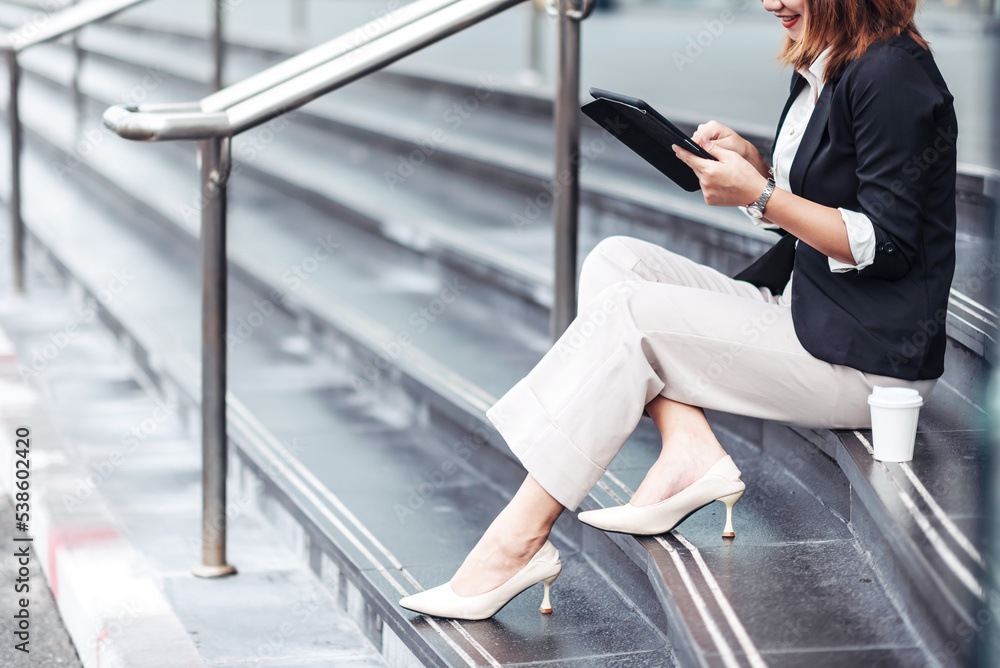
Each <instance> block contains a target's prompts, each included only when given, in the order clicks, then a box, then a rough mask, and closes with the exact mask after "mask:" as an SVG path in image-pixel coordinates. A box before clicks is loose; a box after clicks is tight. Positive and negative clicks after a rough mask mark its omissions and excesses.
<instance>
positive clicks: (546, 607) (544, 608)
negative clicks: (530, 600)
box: [538, 575, 559, 615]
mask: <svg viewBox="0 0 1000 668" xmlns="http://www.w3.org/2000/svg"><path fill="white" fill-rule="evenodd" d="M557 577H559V576H558V575H553V576H552V577H550V578H547V579H545V580H542V582H544V583H545V595H544V596H542V605H541V606H539V608H538V611H539V612H540V613H542V614H543V615H549V614H552V601H550V600H549V590H550V589H552V583H553V582H554V581H555V579H556V578H557Z"/></svg>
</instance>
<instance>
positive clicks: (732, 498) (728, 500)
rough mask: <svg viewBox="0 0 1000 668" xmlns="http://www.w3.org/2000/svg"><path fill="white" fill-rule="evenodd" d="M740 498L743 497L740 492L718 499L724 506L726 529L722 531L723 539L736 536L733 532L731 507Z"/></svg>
mask: <svg viewBox="0 0 1000 668" xmlns="http://www.w3.org/2000/svg"><path fill="white" fill-rule="evenodd" d="M741 496H743V491H742V490H741V491H739V492H736V493H735V494H730V495H729V496H724V497H722V498H721V499H719V501H722V502H723V503H724V504H726V528H724V529H723V530H722V537H723V538H734V537H735V536H736V532H735V531H733V506H734V505H736V502H737V501H739V500H740V497H741Z"/></svg>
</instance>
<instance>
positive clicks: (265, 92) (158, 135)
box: [104, 0, 594, 577]
mask: <svg viewBox="0 0 1000 668" xmlns="http://www.w3.org/2000/svg"><path fill="white" fill-rule="evenodd" d="M217 1H218V0H217ZM524 1H525V0H417V2H414V3H412V4H409V5H406V6H405V7H403V8H401V9H399V10H396V11H395V12H392V13H390V14H389V15H387V16H385V17H382V18H380V19H376V20H375V21H371V22H370V23H368V24H366V26H363V27H362V28H360V29H358V30H355V31H352V32H351V33H348V34H346V35H342V36H341V37H338V38H337V39H334V40H331V41H330V42H327V43H325V44H322V45H320V46H317V47H315V48H313V49H310V50H308V51H306V52H304V53H302V54H300V55H298V56H295V57H293V58H291V59H289V60H287V61H285V62H283V63H280V64H278V65H275V66H274V67H271V68H269V69H267V70H265V71H263V72H261V73H259V74H257V75H255V76H253V77H250V78H249V79H247V80H245V81H243V82H241V83H238V84H235V85H233V86H230V87H228V88H224V89H222V90H219V91H218V92H216V93H214V94H212V95H209V96H207V97H205V98H203V99H201V100H199V101H195V102H188V103H182V104H169V105H163V104H161V105H151V104H149V105H137V106H128V105H116V106H113V107H110V108H109V109H107V110H106V111H105V112H104V123H105V125H106V126H108V127H109V128H110V129H112V130H113V131H114V132H116V133H117V134H118V135H120V136H122V137H124V138H126V139H132V140H137V141H167V140H185V139H186V140H198V142H199V147H198V151H199V157H200V165H201V187H202V202H203V205H202V210H201V271H202V323H201V326H202V377H201V390H202V391H201V402H202V404H201V409H202V425H201V429H202V432H201V441H202V503H203V514H202V563H200V564H198V565H196V566H195V567H194V568H193V569H192V570H193V572H194V574H195V575H198V576H201V577H217V576H222V575H228V574H231V573H235V572H236V569H235V567H234V566H232V565H231V564H229V563H227V560H226V468H227V454H226V451H227V447H228V440H227V436H226V385H227V377H226V376H227V372H226V367H227V351H226V323H227V314H226V310H227V309H226V299H227V297H226V295H227V293H228V272H227V269H226V268H227V262H226V216H227V196H228V195H227V188H228V182H229V175H230V167H231V139H232V137H233V136H234V135H237V134H239V133H241V132H245V131H247V130H249V129H251V128H253V127H255V126H258V125H260V124H262V123H265V122H267V121H268V120H270V119H272V118H275V117H277V116H280V115H282V114H284V113H287V112H290V111H292V110H294V109H297V108H298V107H301V106H302V105H304V104H306V103H307V102H309V101H311V100H314V99H316V98H317V97H319V96H321V95H324V94H326V93H329V92H331V91H333V90H335V89H337V88H340V87H341V86H344V85H346V84H348V83H350V82H352V81H355V80H357V79H359V78H361V77H363V76H365V75H367V74H370V73H372V72H374V71H376V70H378V69H381V68H383V67H385V66H386V65H389V64H391V63H394V62H396V61H398V60H400V59H401V58H404V57H405V56H407V55H409V54H411V53H413V52H415V51H418V50H419V49H422V48H424V47H425V46H429V45H430V44H433V43H435V42H438V41H440V40H442V39H444V38H445V37H448V36H449V35H452V34H454V33H457V32H459V31H461V30H464V29H465V28H468V27H469V26H472V25H475V24H477V23H479V22H481V21H483V20H485V19H487V18H489V17H491V16H494V15H495V14H498V13H499V12H502V11H504V10H505V9H508V8H510V7H513V6H514V5H517V4H520V3H521V2H524ZM549 1H550V2H552V1H557V3H558V4H557V7H558V10H557V13H558V16H559V27H558V51H559V64H558V68H557V78H556V97H555V126H556V171H555V174H556V179H557V180H558V182H559V185H560V187H559V188H558V189H557V190H556V192H555V196H554V200H555V201H554V207H555V234H556V253H555V256H556V257H555V265H556V267H555V296H556V303H555V307H554V308H553V313H552V332H553V335H554V336H558V335H559V334H561V333H562V331H563V330H564V329H565V328H566V326H567V325H568V324H569V322H570V320H571V319H572V317H573V315H575V311H576V257H577V215H578V208H579V207H578V203H579V164H580V155H579V153H580V152H579V134H580V129H579V111H578V109H577V106H578V104H579V96H580V95H579V94H580V90H579V67H580V42H579V21H580V20H582V19H583V18H585V17H586V16H587V15H588V14H589V13H590V12H591V11H592V10H593V4H594V0H549ZM216 35H217V36H218V32H217V33H216ZM359 35H360V37H359Z"/></svg>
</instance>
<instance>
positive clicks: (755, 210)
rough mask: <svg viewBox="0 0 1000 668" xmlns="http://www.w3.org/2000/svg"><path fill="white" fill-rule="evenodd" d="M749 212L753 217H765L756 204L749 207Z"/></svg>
mask: <svg viewBox="0 0 1000 668" xmlns="http://www.w3.org/2000/svg"><path fill="white" fill-rule="evenodd" d="M747 213H749V214H750V216H751V217H753V218H757V219H760V218H763V217H764V214H763V213H761V211H760V209H758V208H757V207H756V206H751V207H747Z"/></svg>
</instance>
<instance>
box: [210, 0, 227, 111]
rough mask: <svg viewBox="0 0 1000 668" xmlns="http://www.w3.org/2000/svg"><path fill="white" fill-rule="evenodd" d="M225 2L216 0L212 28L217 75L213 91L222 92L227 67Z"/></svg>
mask: <svg viewBox="0 0 1000 668" xmlns="http://www.w3.org/2000/svg"><path fill="white" fill-rule="evenodd" d="M223 1H224V0H215V23H214V25H213V27H212V60H213V62H214V63H215V73H214V74H213V76H212V90H217V91H218V90H222V88H223V85H222V80H223V76H222V75H223V72H222V69H223V67H225V52H226V44H225V42H224V41H223V39H222V14H223Z"/></svg>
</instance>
